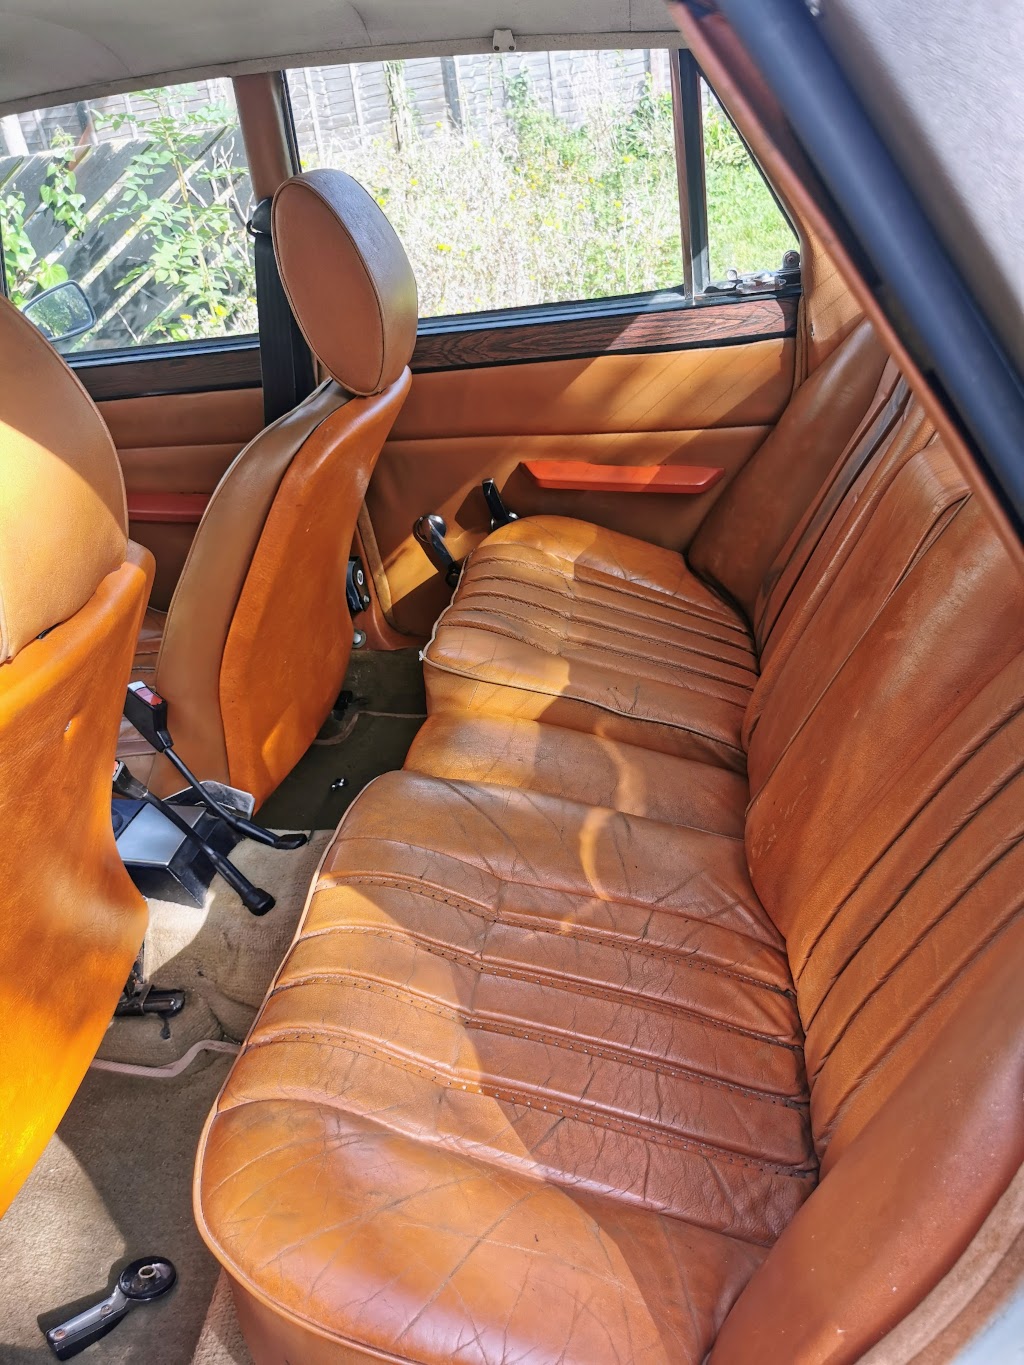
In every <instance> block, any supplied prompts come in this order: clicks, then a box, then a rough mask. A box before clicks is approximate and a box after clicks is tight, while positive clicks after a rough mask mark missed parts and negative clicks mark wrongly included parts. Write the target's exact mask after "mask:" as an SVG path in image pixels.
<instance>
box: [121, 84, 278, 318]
mask: <svg viewBox="0 0 1024 1365" xmlns="http://www.w3.org/2000/svg"><path fill="white" fill-rule="evenodd" d="M142 98H147V99H149V100H152V101H153V103H154V105H155V106H156V110H157V112H156V116H155V117H152V118H149V119H147V120H146V123H145V137H146V142H145V145H143V146H142V147H141V148H140V150H139V151H137V152H136V153H135V155H134V156H133V157H132V160H131V164H130V165H129V168H128V171H127V174H126V175H125V177H124V178H123V180H122V183H121V188H120V193H119V194H118V195H117V197H116V198H115V199H114V200H113V202H112V205H111V207H110V208H109V210H108V212H107V213H106V214H104V216H103V218H102V219H101V222H103V223H107V222H111V221H115V220H120V219H122V218H125V217H128V216H130V217H133V218H134V219H135V222H136V224H137V227H136V240H137V242H138V244H139V251H138V255H139V256H140V257H141V259H140V261H139V263H138V264H137V265H135V266H133V267H132V268H131V269H130V270H129V271H128V272H127V273H126V274H125V275H124V276H123V278H122V279H121V280H120V281H119V282H118V288H119V289H123V290H126V291H127V290H129V289H130V288H131V286H132V285H134V284H137V283H147V282H148V281H149V280H152V281H153V282H154V283H155V284H157V285H159V286H162V287H163V288H164V289H165V291H166V292H167V293H168V294H169V295H170V300H169V301H168V303H167V305H166V306H165V307H164V308H163V309H162V310H161V312H160V313H159V315H158V316H157V317H155V318H154V319H153V320H152V321H150V322H149V323H148V324H147V325H146V327H145V328H144V329H143V330H142V332H141V334H140V336H139V339H140V340H143V339H166V340H171V341H185V340H192V339H194V338H196V337H208V336H215V335H223V334H225V333H228V332H237V331H245V330H254V329H255V325H256V318H255V281H254V278H253V269H252V262H251V259H250V256H249V250H248V245H247V240H246V236H245V232H244V224H245V220H246V213H245V210H244V209H243V207H242V204H241V203H240V201H239V198H238V192H239V187H240V185H241V184H242V183H243V182H245V181H246V170H245V167H244V166H243V165H241V164H239V163H238V162H236V161H235V159H234V157H233V156H232V155H230V154H228V153H226V152H225V151H224V150H223V145H224V134H225V133H226V132H228V131H229V130H230V129H231V127H232V126H233V124H234V118H233V115H232V113H231V111H230V110H228V109H227V108H226V107H224V106H219V105H212V104H211V105H206V106H204V107H203V108H201V109H197V110H180V109H179V110H175V109H173V108H172V107H171V105H170V101H169V98H168V94H167V92H166V91H163V90H152V91H148V92H146V93H145V94H144V96H143V97H142ZM128 117H129V116H128V115H127V114H118V115H113V116H107V117H106V118H105V120H104V121H105V122H106V123H107V124H108V125H109V126H110V127H111V128H112V129H113V130H114V131H119V130H120V128H121V127H122V126H123V124H124V123H125V122H126V121H127V119H128ZM168 180H169V181H170V183H169V185H167V186H166V188H162V187H163V186H164V184H165V182H167V181H168Z"/></svg>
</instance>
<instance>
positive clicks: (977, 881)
mask: <svg viewBox="0 0 1024 1365" xmlns="http://www.w3.org/2000/svg"><path fill="white" fill-rule="evenodd" d="M1009 785H1010V783H1006V784H1005V787H1004V790H1005V789H1006V788H1007V787H1009ZM985 804H986V805H987V804H988V803H987V802H986V803H985ZM983 809H984V806H983V807H982V810H983ZM976 814H980V812H976ZM974 818H975V817H974V816H972V817H971V820H970V821H968V822H967V823H968V824H970V823H971V822H972V821H973V819H974ZM1020 838H1021V836H1020V833H1018V834H1017V835H1016V836H1015V837H1014V839H1013V841H1012V842H1011V843H1010V845H1009V846H1008V847H1006V848H1003V849H1002V850H1001V851H999V852H998V853H997V854H996V855H995V856H993V857H991V858H990V859H989V860H988V862H986V863H985V864H984V866H982V867H981V868H979V869H978V870H977V871H976V872H975V874H974V875H973V876H972V877H971V878H970V880H969V881H968V882H967V884H966V886H963V887H961V888H960V890H959V891H958V892H957V894H956V896H955V897H954V898H953V899H952V900H951V901H950V902H949V904H948V905H946V906H945V908H944V909H943V910H942V911H941V913H940V914H939V915H938V916H937V917H936V918H935V919H933V920H932V922H931V923H930V924H927V925H925V926H923V927H922V928H921V930H920V932H919V933H918V934H917V936H916V937H915V938H914V939H913V940H912V941H909V942H908V941H904V943H903V945H902V951H901V952H900V954H899V955H898V956H897V957H896V958H894V959H893V960H892V961H891V962H890V963H889V965H888V967H887V968H886V970H885V973H884V975H882V976H878V977H877V978H876V979H875V981H874V983H873V984H872V986H871V987H870V989H867V990H865V991H864V992H863V993H862V994H861V996H860V998H859V999H858V1000H857V1001H856V1003H855V1004H854V1007H853V1009H852V1010H851V1011H850V1013H849V1014H848V1015H847V1017H846V1019H845V1020H844V1021H843V1022H842V1023H841V1024H839V1023H838V1022H837V1033H836V1037H835V1038H834V1040H833V1041H832V1043H830V1044H829V1047H828V1049H827V1050H826V1051H825V1052H824V1053H822V1055H821V1058H820V1060H819V1062H818V1065H817V1067H816V1069H815V1072H814V1078H813V1079H814V1080H817V1078H818V1077H819V1076H820V1075H821V1073H822V1071H823V1070H824V1068H825V1064H826V1063H827V1062H828V1060H829V1058H830V1057H831V1056H832V1053H833V1052H834V1051H835V1050H836V1048H837V1047H839V1045H840V1044H841V1043H842V1041H843V1039H844V1037H845V1036H846V1034H847V1032H848V1031H849V1029H850V1028H851V1027H852V1025H853V1024H854V1023H855V1022H856V1020H857V1019H858V1018H859V1017H860V1015H861V1014H862V1013H863V1012H864V1010H865V1009H866V1008H867V1007H868V1005H869V1004H870V1003H871V1001H872V1000H873V999H874V998H875V996H876V995H877V994H878V993H879V991H881V990H882V989H883V988H884V987H885V986H887V985H888V984H889V982H890V981H891V980H892V978H893V977H894V976H895V975H896V974H897V973H898V972H899V971H900V969H901V968H902V967H903V966H904V964H905V963H906V962H908V961H909V960H910V958H911V957H912V956H913V954H914V953H915V952H916V951H917V950H918V949H919V948H920V947H921V946H922V944H924V943H926V942H927V941H928V939H929V938H930V937H931V935H932V934H934V933H935V932H936V930H937V929H938V928H939V926H940V925H942V924H944V923H945V922H946V921H947V920H948V919H949V917H950V916H951V915H953V914H955V913H956V910H957V907H958V906H959V905H960V904H961V903H962V902H963V900H964V899H965V897H967V896H969V895H970V894H971V893H972V892H973V891H975V890H977V888H978V887H979V886H980V885H981V883H982V882H983V881H984V880H985V878H986V877H988V876H989V875H990V874H991V873H992V872H993V871H994V870H995V868H997V867H998V866H999V864H1000V863H1001V862H1003V861H1004V859H1006V858H1009V857H1011V856H1012V855H1013V853H1014V851H1015V850H1016V849H1017V848H1018V847H1019V846H1020ZM952 842H953V841H952V840H949V841H947V843H946V844H944V845H943V849H942V850H940V853H941V852H943V851H945V849H946V848H948V847H950V846H951V845H952ZM937 856H939V855H936V857H937ZM933 861H934V859H933ZM917 880H918V878H915V879H914V882H912V883H911V886H913V885H914V883H915V882H916V881H917ZM905 895H906V893H902V894H901V895H900V896H899V897H898V899H897V900H896V901H895V903H894V904H892V905H891V906H890V907H889V909H888V910H887V911H886V913H885V916H884V917H883V918H882V920H880V921H879V923H878V924H877V925H875V927H874V928H873V929H872V931H871V933H869V934H868V936H867V938H866V939H864V940H863V941H862V942H861V943H860V944H859V946H858V947H857V950H856V952H855V953H854V955H853V956H854V957H857V956H859V954H860V953H861V952H863V951H864V949H865V948H866V947H867V946H868V944H869V943H870V942H871V939H872V937H873V936H874V934H875V933H877V932H878V930H879V928H880V927H881V925H882V924H884V923H885V921H886V920H887V919H888V917H889V916H890V915H892V914H894V913H895V912H896V910H897V909H898V908H899V906H900V905H901V904H902V903H903V901H904V899H905ZM1022 906H1024V897H1022V898H1021V899H1020V900H1019V901H1018V903H1017V905H1016V907H1014V908H1013V909H1012V910H1011V911H1010V913H1009V917H1008V919H1007V920H1005V921H1003V927H1005V924H1007V923H1009V919H1012V917H1013V915H1015V914H1016V913H1018V911H1019V910H1020V909H1021V907H1022ZM975 956H977V954H976V953H975V954H972V956H971V958H970V959H969V961H973V960H974V957H975ZM852 960H853V959H852V958H851V961H852ZM844 970H845V968H844ZM963 971H964V967H957V968H956V971H955V973H954V975H953V976H952V977H950V978H948V981H953V980H955V979H956V977H957V976H959V975H961V974H962V972H963ZM837 979H838V978H837ZM947 984H948V982H947ZM932 1003H934V1001H933V1002H932ZM930 1007H931V1006H930V1004H929V1005H926V1006H925V1008H924V1010H923V1011H922V1014H923V1013H925V1012H926V1011H927V1010H928V1009H929V1008H930Z"/></svg>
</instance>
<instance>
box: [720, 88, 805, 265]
mask: <svg viewBox="0 0 1024 1365" xmlns="http://www.w3.org/2000/svg"><path fill="white" fill-rule="evenodd" d="M704 178H705V181H706V185H707V196H708V256H709V260H710V268H711V278H712V279H714V280H720V279H723V278H724V276H725V272H726V271H727V270H729V269H730V268H733V269H736V270H738V271H739V272H740V274H741V275H742V274H746V273H748V272H750V271H754V270H773V269H777V268H778V266H780V265H781V264H782V257H783V253H784V252H786V251H789V250H791V249H792V248H794V247H795V246H796V245H797V240H796V237H795V235H794V233H793V229H792V228H791V227H790V226H789V224H788V223H787V222H786V220H785V218H784V217H783V216H782V214H781V213H780V212H779V209H778V205H777V204H776V203H775V200H774V199H773V198H772V193H771V191H770V190H769V188H768V186H767V185H766V184H765V183H764V180H763V179H762V178H761V174H760V172H759V171H758V169H757V167H756V166H755V165H754V163H753V162H752V161H751V159H750V157H749V156H748V154H747V149H746V148H745V147H744V145H743V143H742V141H741V140H740V135H739V133H737V131H736V129H735V128H734V127H733V126H732V124H731V123H730V122H729V120H728V118H726V116H725V114H724V113H723V111H722V107H721V105H719V103H718V102H717V100H711V101H710V102H709V103H707V104H706V105H705V106H704Z"/></svg>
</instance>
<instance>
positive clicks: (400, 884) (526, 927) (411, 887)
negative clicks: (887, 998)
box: [334, 872, 796, 1000]
mask: <svg viewBox="0 0 1024 1365" xmlns="http://www.w3.org/2000/svg"><path fill="white" fill-rule="evenodd" d="M492 875H493V874H492ZM494 880H495V881H497V882H500V883H501V884H502V885H504V886H517V885H522V884H523V883H519V882H507V881H505V880H504V879H503V878H500V877H495V878H494ZM334 885H335V886H386V887H388V888H390V889H391V890H394V891H404V892H407V893H408V894H409V895H411V896H423V897H424V898H425V899H427V900H432V901H441V902H442V903H443V904H445V905H451V906H452V907H453V908H457V909H462V910H465V911H466V913H467V914H470V915H475V916H476V917H477V918H478V919H484V920H486V921H487V922H488V923H489V924H502V925H507V926H508V927H509V928H513V929H520V930H522V931H523V932H524V933H527V934H535V933H542V934H552V935H554V936H555V937H556V938H558V939H559V940H560V941H561V940H564V939H572V941H573V942H574V943H584V944H596V945H597V946H598V947H601V948H612V949H615V950H617V951H619V952H623V951H626V952H628V953H629V954H630V955H633V954H636V955H639V956H641V957H652V958H657V959H659V960H661V961H665V962H672V963H678V964H679V965H680V966H684V967H690V968H692V970H694V971H698V972H707V973H709V974H710V975H711V976H723V977H726V978H727V979H729V980H731V981H738V982H741V983H742V984H743V985H745V986H751V987H753V988H756V989H760V990H766V991H771V993H772V994H773V995H780V996H782V997H783V998H784V999H787V1000H794V999H795V998H796V996H795V993H794V992H793V991H790V990H787V989H786V988H785V987H782V986H773V985H772V984H770V983H769V982H766V981H760V980H759V979H758V978H757V977H755V976H747V975H746V974H745V973H744V972H735V971H730V970H729V968H728V967H717V966H712V965H707V966H705V965H703V962H704V959H701V960H697V959H698V954H697V952H696V950H694V951H692V952H683V951H681V950H680V949H678V948H672V947H670V946H668V945H665V946H662V945H660V944H657V943H650V942H648V941H646V940H645V941H643V942H640V941H638V940H637V939H635V938H627V937H626V936H625V935H622V936H620V937H616V936H615V935H613V934H609V933H607V932H606V931H604V930H601V929H594V930H590V929H587V928H586V927H585V926H584V925H582V924H578V923H577V924H573V925H567V924H566V923H564V921H562V922H559V924H558V926H557V927H556V926H554V925H553V924H551V923H549V922H547V921H545V920H543V919H540V918H537V919H534V918H533V917H531V916H527V915H517V914H515V913H512V914H507V913H505V912H502V911H498V910H493V909H491V907H490V906H485V905H481V904H480V903H478V902H475V901H472V900H470V899H469V898H468V897H463V896H460V895H459V894H458V892H455V891H447V894H444V895H442V894H440V893H439V892H433V893H432V892H431V891H427V890H424V886H423V882H422V880H420V879H417V880H413V879H412V878H411V877H410V878H406V877H403V876H401V875H395V874H388V873H383V872H381V873H346V874H342V875H341V876H340V877H338V879H337V880H336V881H335V882H334ZM625 903H627V902H622V901H615V902H612V904H618V905H621V904H625ZM650 909H651V910H652V911H655V912H657V913H659V914H673V917H674V918H676V919H680V920H685V921H687V922H688V923H690V924H695V925H698V926H699V925H701V924H702V923H703V921H701V920H700V919H698V918H697V917H696V916H695V915H688V914H686V913H685V911H681V912H679V913H678V914H674V912H672V911H663V910H658V908H657V907H656V906H651V907H650ZM723 932H724V933H732V930H730V929H724V930H723Z"/></svg>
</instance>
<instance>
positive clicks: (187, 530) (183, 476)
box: [99, 388, 263, 611]
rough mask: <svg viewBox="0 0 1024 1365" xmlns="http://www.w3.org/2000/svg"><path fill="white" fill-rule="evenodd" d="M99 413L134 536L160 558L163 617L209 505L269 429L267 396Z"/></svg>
mask: <svg viewBox="0 0 1024 1365" xmlns="http://www.w3.org/2000/svg"><path fill="white" fill-rule="evenodd" d="M99 408H100V412H101V413H102V415H103V418H104V420H105V421H106V423H107V425H108V427H109V428H110V431H111V435H112V436H113V438H114V444H115V446H116V447H117V451H118V455H119V456H120V458H121V468H122V470H123V471H124V480H125V490H126V492H127V496H128V515H129V527H130V534H131V536H132V539H133V540H135V541H137V542H138V543H139V544H142V545H145V546H146V547H147V548H148V549H149V550H151V551H152V552H153V555H154V556H155V558H156V563H157V570H156V579H155V582H154V585H153V594H152V598H151V605H152V606H154V607H156V608H158V609H159V610H161V611H165V610H166V609H167V607H168V605H169V604H170V600H171V595H172V594H173V592H174V587H175V584H176V583H177V581H178V577H179V575H180V573H181V569H182V566H183V564H184V563H185V558H186V556H187V555H188V551H189V548H190V546H191V544H192V539H193V537H194V535H195V531H196V527H197V526H198V524H199V520H200V518H201V517H202V513H203V509H204V507H205V504H206V500H207V498H208V497H209V495H210V494H211V493H212V492H213V490H214V489H215V488H216V487H217V484H218V483H219V482H220V479H221V477H222V475H223V474H224V471H225V470H226V469H227V467H228V465H229V464H230V463H231V461H232V460H233V459H234V458H235V456H236V455H237V454H238V452H239V451H240V450H241V449H242V447H243V446H244V445H245V444H246V443H247V442H248V441H250V440H251V439H252V437H253V436H255V435H256V433H257V432H258V431H259V430H260V428H261V427H262V425H263V398H262V393H261V390H259V389H253V388H249V389H219V390H211V391H209V392H206V393H178V394H161V395H153V396H149V397H140V398H116V399H110V400H107V401H106V402H101V403H100V404H99ZM197 495H198V496H197Z"/></svg>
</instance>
